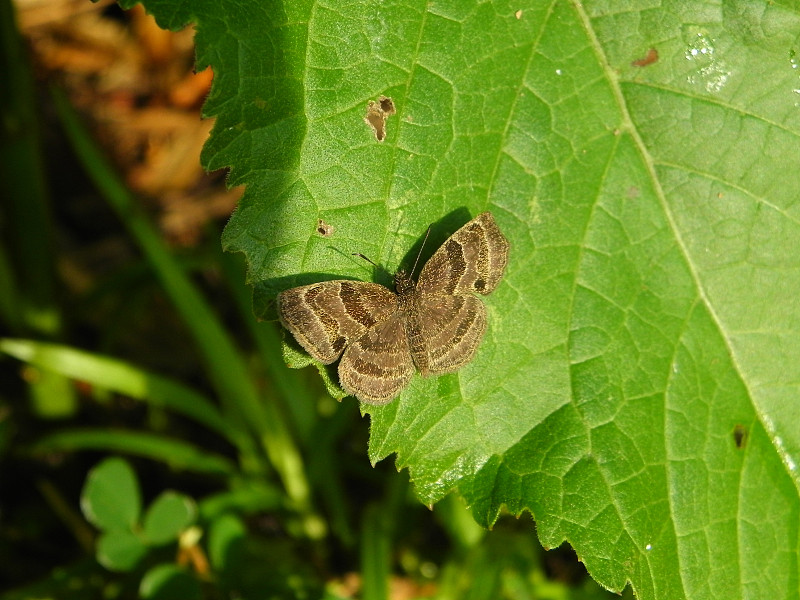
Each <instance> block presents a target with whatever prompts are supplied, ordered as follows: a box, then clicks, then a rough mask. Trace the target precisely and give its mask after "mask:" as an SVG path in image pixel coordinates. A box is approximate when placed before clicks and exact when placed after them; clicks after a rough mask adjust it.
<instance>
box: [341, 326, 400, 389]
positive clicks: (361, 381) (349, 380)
mask: <svg viewBox="0 0 800 600" xmlns="http://www.w3.org/2000/svg"><path fill="white" fill-rule="evenodd" d="M413 374H414V363H413V361H412V360H411V351H410V349H409V346H408V338H407V336H406V330H405V323H404V320H403V318H402V313H399V312H398V313H395V314H394V315H392V316H390V317H389V318H388V319H387V320H386V321H384V322H383V323H381V324H379V325H376V326H375V327H373V328H372V329H369V330H368V331H367V332H366V333H365V334H364V335H362V336H361V337H360V338H358V339H357V340H355V341H354V342H352V343H351V344H350V345H349V346H348V347H347V350H345V351H344V355H343V356H342V360H341V361H340V362H339V383H341V385H342V387H343V388H344V390H345V391H346V392H347V393H348V394H352V395H353V396H356V397H357V398H358V399H360V400H363V401H364V402H369V403H370V404H386V403H388V402H391V401H392V400H393V399H394V398H395V397H396V396H397V394H399V393H400V391H401V390H402V389H403V388H404V387H406V385H408V382H409V380H410V379H411V376H412V375H413Z"/></svg>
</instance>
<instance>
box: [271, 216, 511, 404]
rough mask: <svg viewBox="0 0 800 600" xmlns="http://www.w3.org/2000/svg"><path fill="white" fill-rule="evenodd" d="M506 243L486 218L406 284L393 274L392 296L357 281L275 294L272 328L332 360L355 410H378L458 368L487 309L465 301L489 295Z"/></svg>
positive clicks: (465, 360) (499, 271)
mask: <svg viewBox="0 0 800 600" xmlns="http://www.w3.org/2000/svg"><path fill="white" fill-rule="evenodd" d="M507 262H508V240H506V238H505V237H504V236H503V234H502V233H501V232H500V229H499V228H498V227H497V224H496V223H495V221H494V217H493V216H492V215H491V213H488V212H485V213H481V214H480V215H478V216H477V217H475V218H474V219H472V221H470V222H469V223H467V224H466V225H464V226H463V227H462V228H461V229H459V230H458V231H456V232H455V233H454V234H453V235H451V236H450V237H449V238H448V239H447V241H445V243H444V244H442V246H441V247H440V248H439V249H438V250H437V251H436V252H434V254H433V256H431V258H430V260H428V262H427V263H426V264H425V266H424V267H423V268H422V272H421V273H420V275H419V280H418V281H416V282H415V281H414V280H413V279H412V278H411V276H409V275H407V274H406V273H405V272H403V271H398V272H397V274H396V275H395V278H394V281H395V288H396V290H397V293H394V292H392V291H391V290H390V289H388V288H386V287H384V286H382V285H378V284H377V283H366V282H363V281H346V280H337V281H323V282H321V283H313V284H311V285H304V286H301V287H296V288H292V289H290V290H286V291H285V292H281V293H280V294H279V295H278V313H279V315H280V319H281V323H283V326H284V327H286V328H287V329H288V330H289V331H291V332H292V334H293V335H294V337H295V338H296V339H297V341H298V342H299V343H300V345H301V346H302V347H303V348H305V349H306V351H307V352H308V353H309V354H311V356H313V357H314V358H316V359H317V360H319V361H321V362H323V363H325V364H330V363H332V362H333V361H335V360H336V359H337V358H339V356H340V355H341V357H342V359H341V361H340V362H339V382H340V383H341V386H342V387H343V388H344V390H345V391H346V392H347V393H348V394H351V395H353V396H355V397H356V398H358V399H359V400H361V401H362V402H367V403H369V404H386V403H388V402H391V401H392V400H393V399H394V398H396V397H397V395H398V394H399V393H400V392H401V391H402V390H403V388H405V387H406V385H408V382H409V381H410V380H411V377H412V376H413V375H414V367H416V368H417V369H418V370H419V372H420V373H421V374H422V376H423V377H427V376H429V375H439V374H441V373H452V372H453V371H457V370H458V369H460V368H461V367H462V366H464V365H465V364H467V363H468V362H469V361H470V360H472V357H473V356H474V354H475V351H476V350H477V349H478V345H479V344H480V342H481V339H482V338H483V334H484V331H485V330H486V307H484V305H483V302H481V301H480V300H479V299H478V298H476V297H475V296H474V295H473V293H476V292H477V293H478V294H483V295H487V294H490V293H492V291H494V289H495V288H496V287H497V285H498V283H499V282H500V279H501V278H502V277H503V272H504V271H505V268H506V263H507Z"/></svg>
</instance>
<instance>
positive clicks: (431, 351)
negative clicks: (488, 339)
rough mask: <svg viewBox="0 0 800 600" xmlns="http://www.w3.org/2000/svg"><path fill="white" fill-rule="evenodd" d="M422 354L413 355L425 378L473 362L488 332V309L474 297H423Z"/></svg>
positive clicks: (454, 369)
mask: <svg viewBox="0 0 800 600" xmlns="http://www.w3.org/2000/svg"><path fill="white" fill-rule="evenodd" d="M420 306H421V309H420V319H419V327H420V330H421V334H422V335H421V338H420V339H421V341H422V344H421V346H422V352H417V353H415V354H414V362H415V363H416V364H417V367H418V368H419V370H420V372H421V373H422V375H423V376H426V377H427V376H428V375H438V374H441V373H452V372H453V371H457V370H458V369H460V368H461V367H462V366H464V365H465V364H467V363H468V362H469V361H471V360H472V357H473V356H474V354H475V351H476V350H477V349H478V346H479V345H480V343H481V340H482V339H483V334H484V332H485V331H486V307H485V306H484V305H483V302H481V301H480V300H479V299H478V298H476V297H475V296H472V295H470V296H445V295H442V294H422V295H421V296H420Z"/></svg>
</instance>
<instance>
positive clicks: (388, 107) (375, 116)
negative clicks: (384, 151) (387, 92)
mask: <svg viewBox="0 0 800 600" xmlns="http://www.w3.org/2000/svg"><path fill="white" fill-rule="evenodd" d="M395 112H397V111H396V110H395V107H394V101H393V100H392V99H391V98H389V97H388V96H381V97H380V98H378V100H377V101H375V100H370V101H369V104H367V114H366V115H364V122H365V123H366V124H367V125H369V126H370V127H371V128H372V131H373V133H374V134H375V139H376V140H378V141H379V142H382V141H383V140H385V139H386V118H387V117H390V116H392V115H393V114H395Z"/></svg>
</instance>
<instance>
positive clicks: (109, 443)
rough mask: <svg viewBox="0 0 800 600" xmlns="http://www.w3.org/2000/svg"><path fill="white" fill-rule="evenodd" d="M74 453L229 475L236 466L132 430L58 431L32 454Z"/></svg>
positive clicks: (232, 473) (220, 458)
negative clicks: (113, 455) (121, 456)
mask: <svg viewBox="0 0 800 600" xmlns="http://www.w3.org/2000/svg"><path fill="white" fill-rule="evenodd" d="M75 450H105V451H107V452H127V453H129V454H135V455H137V456H144V457H147V458H152V459H153V460H160V461H162V462H164V463H165V464H167V465H169V466H171V467H173V468H175V469H185V470H188V471H195V472H197V473H209V474H212V475H225V476H231V475H234V474H235V473H236V467H235V466H234V465H233V463H231V461H230V460H228V459H227V458H226V457H224V456H220V455H218V454H212V453H209V452H204V451H202V450H201V449H200V448H197V447H196V446H193V445H191V444H187V443H186V442H182V441H179V440H173V439H169V438H165V437H163V436H160V435H154V434H151V433H140V432H136V431H95V430H93V429H88V430H69V429H66V430H62V431H60V432H59V433H54V434H52V435H48V436H46V437H44V438H42V439H41V440H39V441H38V442H37V443H36V445H35V446H34V447H33V451H34V452H37V453H42V452H66V451H75Z"/></svg>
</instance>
